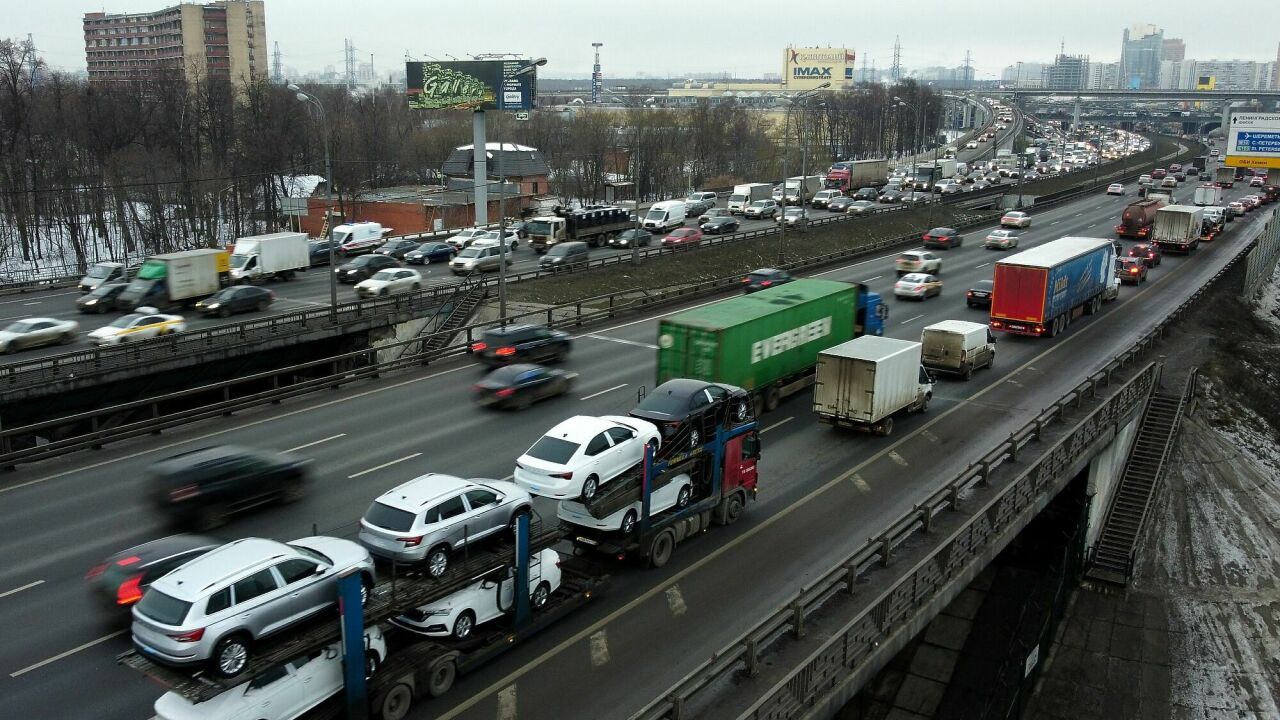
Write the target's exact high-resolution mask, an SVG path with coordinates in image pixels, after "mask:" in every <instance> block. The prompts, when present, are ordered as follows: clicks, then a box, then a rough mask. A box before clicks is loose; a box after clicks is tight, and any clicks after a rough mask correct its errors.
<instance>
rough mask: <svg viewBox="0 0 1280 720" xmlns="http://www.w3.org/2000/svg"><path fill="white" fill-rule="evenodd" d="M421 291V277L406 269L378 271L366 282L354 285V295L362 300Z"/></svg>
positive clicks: (414, 271) (362, 281)
mask: <svg viewBox="0 0 1280 720" xmlns="http://www.w3.org/2000/svg"><path fill="white" fill-rule="evenodd" d="M421 289H422V275H420V274H419V273H418V271H417V270H409V269H407V268H387V269H386V270H379V271H378V272H376V273H374V274H373V277H371V278H369V279H368V280H361V281H360V282H358V283H356V295H359V296H360V297H362V298H371V297H381V296H386V295H395V294H397V293H406V292H413V291H415V290H421Z"/></svg>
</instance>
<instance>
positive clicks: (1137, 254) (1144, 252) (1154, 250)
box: [1129, 243, 1163, 267]
mask: <svg viewBox="0 0 1280 720" xmlns="http://www.w3.org/2000/svg"><path fill="white" fill-rule="evenodd" d="M1129 257H1131V258H1138V259H1140V260H1142V262H1144V263H1146V266H1147V267H1155V266H1157V265H1159V264H1160V260H1162V259H1163V258H1162V256H1161V255H1160V248H1159V246H1156V245H1146V244H1143V243H1139V244H1137V245H1134V246H1133V247H1131V248H1129Z"/></svg>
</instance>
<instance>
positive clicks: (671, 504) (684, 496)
mask: <svg viewBox="0 0 1280 720" xmlns="http://www.w3.org/2000/svg"><path fill="white" fill-rule="evenodd" d="M692 498H693V481H692V480H691V479H689V476H688V475H685V474H683V473H681V474H680V475H677V476H675V477H673V478H671V480H670V482H668V483H667V484H666V485H663V486H662V487H660V488H658V489H657V490H654V491H653V494H651V495H650V496H649V516H650V517H653V516H655V515H658V514H660V513H664V512H666V511H668V510H670V509H671V508H677V509H683V508H686V507H688V506H689V501H690V500H691V499H692ZM640 511H641V501H639V500H637V501H635V502H634V503H632V504H631V505H629V506H627V507H624V508H622V509H621V510H619V511H617V512H615V513H613V514H611V515H608V516H606V517H603V518H597V517H592V515H591V513H589V512H587V508H586V506H585V505H583V504H582V503H580V502H574V501H573V500H561V501H560V504H559V505H558V506H557V507H556V517H558V518H560V519H561V520H563V521H565V522H567V523H570V524H572V525H578V526H580V527H584V528H592V529H594V530H604V531H607V532H621V533H622V534H623V535H630V534H631V533H633V532H635V530H636V525H637V524H638V523H639V522H640Z"/></svg>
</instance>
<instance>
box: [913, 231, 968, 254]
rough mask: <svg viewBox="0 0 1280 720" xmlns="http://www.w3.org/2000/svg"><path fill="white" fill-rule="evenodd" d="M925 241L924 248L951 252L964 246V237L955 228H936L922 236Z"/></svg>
mask: <svg viewBox="0 0 1280 720" xmlns="http://www.w3.org/2000/svg"><path fill="white" fill-rule="evenodd" d="M921 239H923V240H924V246H925V247H927V248H931V247H937V248H942V249H944V250H950V249H951V248H953V247H960V246H961V245H963V244H964V236H963V235H961V234H960V233H959V232H958V231H957V230H956V229H955V228H949V227H936V228H933V229H932V230H930V231H929V232H927V233H925V234H924V235H922V236H921Z"/></svg>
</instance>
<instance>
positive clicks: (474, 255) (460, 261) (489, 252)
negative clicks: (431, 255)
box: [449, 237, 512, 275]
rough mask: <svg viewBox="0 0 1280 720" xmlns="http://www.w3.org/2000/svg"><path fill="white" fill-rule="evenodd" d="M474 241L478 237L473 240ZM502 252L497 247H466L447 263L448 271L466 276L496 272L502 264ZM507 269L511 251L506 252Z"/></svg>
mask: <svg viewBox="0 0 1280 720" xmlns="http://www.w3.org/2000/svg"><path fill="white" fill-rule="evenodd" d="M475 239H476V240H478V239H479V237H476V238H475ZM502 254H503V253H502V250H501V249H499V248H498V246H497V245H494V246H493V247H473V246H468V247H467V248H465V249H464V250H463V251H462V252H460V253H458V254H457V255H456V256H455V257H454V258H453V260H451V261H449V270H450V271H451V272H452V273H453V274H454V275H466V274H468V273H472V272H490V271H492V270H497V269H498V266H499V265H501V264H502V262H501V261H502V257H501V256H502ZM506 256H507V267H511V263H512V260H511V249H510V248H509V249H508V250H507V252H506Z"/></svg>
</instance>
